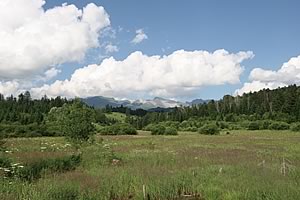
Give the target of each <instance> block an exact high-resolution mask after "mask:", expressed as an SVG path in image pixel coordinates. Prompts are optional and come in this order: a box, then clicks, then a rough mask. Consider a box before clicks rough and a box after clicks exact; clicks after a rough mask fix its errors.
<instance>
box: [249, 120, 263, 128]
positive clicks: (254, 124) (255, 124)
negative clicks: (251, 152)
mask: <svg viewBox="0 0 300 200" xmlns="http://www.w3.org/2000/svg"><path fill="white" fill-rule="evenodd" d="M259 126H260V125H259V122H257V121H254V122H249V124H248V130H259V129H260V128H259Z"/></svg>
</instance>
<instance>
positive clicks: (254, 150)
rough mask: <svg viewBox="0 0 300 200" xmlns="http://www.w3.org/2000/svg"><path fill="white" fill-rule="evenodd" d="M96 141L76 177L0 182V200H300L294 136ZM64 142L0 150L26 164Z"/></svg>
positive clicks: (21, 143)
mask: <svg viewBox="0 0 300 200" xmlns="http://www.w3.org/2000/svg"><path fill="white" fill-rule="evenodd" d="M96 141H97V142H96V144H94V145H91V146H85V147H83V148H82V149H81V151H82V162H81V164H80V166H79V167H78V168H77V169H76V170H75V171H69V172H66V173H60V174H45V175H44V176H43V178H41V179H39V180H37V181H36V182H33V183H27V182H22V181H20V180H18V179H15V180H12V179H2V180H1V181H0V199H115V200H117V199H118V200H121V199H122V200H126V199H143V196H144V193H143V188H144V191H145V195H146V196H147V198H146V199H163V200H164V199H170V200H171V199H178V200H179V199H195V200H196V199H225V200H226V199H228V200H229V199H249V200H253V199H257V200H258V199H268V200H269V199H278V200H281V199H299V198H300V145H299V144H300V134H299V133H294V132H290V131H231V134H229V135H225V134H223V133H221V135H217V136H209V135H199V134H197V133H190V132H179V135H178V136H151V135H150V133H149V132H145V131H140V132H139V135H136V136H97V137H96ZM66 143H67V142H66V141H65V140H63V139H62V138H30V139H21V138H20V139H10V140H8V141H7V143H6V145H7V147H8V149H9V150H11V151H12V152H11V153H7V154H9V156H10V157H12V158H13V159H14V161H15V162H26V161H27V160H30V159H34V158H35V157H36V159H38V156H37V155H40V154H45V155H46V156H50V157H51V155H53V156H60V154H63V155H64V154H68V153H69V152H72V151H74V149H73V147H72V146H69V145H66ZM53 144H55V145H54V146H58V148H54V147H53ZM41 147H46V149H45V148H42V150H41ZM42 151H43V152H42ZM22 153H23V154H22ZM30 155H31V156H30ZM24 156H25V158H27V157H28V159H24ZM26 156H27V157H26ZM29 158H30V159H29ZM283 158H285V159H286V160H289V161H290V162H291V163H290V166H289V169H287V170H286V174H285V175H283V174H281V173H280V169H281V167H282V159H283ZM263 161H264V164H262V163H263Z"/></svg>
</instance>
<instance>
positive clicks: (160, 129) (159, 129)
mask: <svg viewBox="0 0 300 200" xmlns="http://www.w3.org/2000/svg"><path fill="white" fill-rule="evenodd" d="M165 131H166V127H164V126H163V125H160V124H157V125H155V126H153V127H152V130H151V134H152V135H164V134H165Z"/></svg>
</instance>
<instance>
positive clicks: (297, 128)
mask: <svg viewBox="0 0 300 200" xmlns="http://www.w3.org/2000/svg"><path fill="white" fill-rule="evenodd" d="M291 130H292V131H295V132H300V123H299V122H298V123H293V124H292V126H291Z"/></svg>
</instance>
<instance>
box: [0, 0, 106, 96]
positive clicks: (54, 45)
mask: <svg viewBox="0 0 300 200" xmlns="http://www.w3.org/2000/svg"><path fill="white" fill-rule="evenodd" d="M44 4H45V1H43V0H1V1H0V80H1V79H2V80H12V79H23V78H28V77H32V76H35V75H40V74H43V73H45V71H47V70H49V69H51V68H53V66H56V65H59V64H61V63H65V62H72V61H80V60H82V59H83V58H84V56H85V54H86V52H87V50H88V49H90V48H93V47H98V46H99V40H98V38H99V34H100V30H102V29H103V28H105V27H107V26H109V25H110V20H109V16H108V14H107V13H106V11H105V10H104V8H103V7H101V6H96V5H95V4H93V3H91V4H88V5H87V6H85V7H84V8H83V9H78V8H77V7H76V6H74V5H67V4H63V5H62V6H57V7H54V8H52V9H48V10H45V9H44V8H43V5H44ZM52 72H54V71H52ZM49 73H50V72H49ZM52 75H53V73H52ZM1 91H3V89H2V90H0V92H1Z"/></svg>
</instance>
